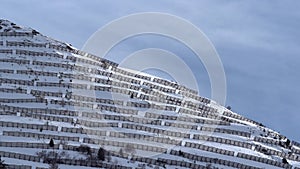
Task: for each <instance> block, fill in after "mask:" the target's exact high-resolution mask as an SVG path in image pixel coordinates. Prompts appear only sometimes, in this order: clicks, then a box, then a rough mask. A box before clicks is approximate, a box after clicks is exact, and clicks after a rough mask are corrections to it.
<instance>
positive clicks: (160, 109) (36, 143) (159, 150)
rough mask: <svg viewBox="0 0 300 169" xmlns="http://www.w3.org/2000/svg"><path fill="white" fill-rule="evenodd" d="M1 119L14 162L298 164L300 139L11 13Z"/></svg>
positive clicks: (1, 42)
mask: <svg viewBox="0 0 300 169" xmlns="http://www.w3.org/2000/svg"><path fill="white" fill-rule="evenodd" d="M0 126H1V128H0V155H1V157H2V158H1V159H2V160H5V163H6V164H8V165H9V166H10V167H11V168H18V167H19V168H33V169H35V168H48V167H49V164H48V163H49V160H50V161H51V160H52V161H55V162H56V163H57V164H58V165H59V168H62V169H65V168H66V169H69V168H74V169H76V168H78V169H79V168H80V169H81V168H82V169H84V168H86V169H90V168H99V167H100V168H209V167H210V168H272V169H273V168H297V167H300V157H299V156H300V144H299V143H296V142H293V141H290V140H289V139H287V138H286V137H284V136H282V135H280V134H279V133H277V132H276V131H273V130H271V129H269V128H267V127H265V126H263V125H262V124H260V123H257V122H255V121H253V120H250V119H247V118H245V117H242V116H240V115H238V114H236V113H234V112H232V111H230V110H228V109H226V108H224V107H222V106H220V105H219V104H217V103H216V102H214V101H212V100H209V99H207V98H203V97H201V96H198V94H197V92H196V91H193V90H191V89H188V88H186V87H184V86H181V85H180V84H177V83H175V82H169V81H167V80H164V79H160V78H158V77H154V76H151V75H148V74H145V73H142V74H141V73H139V72H135V71H133V70H127V69H124V68H121V67H118V64H116V63H113V62H111V61H109V60H105V59H102V58H100V57H97V56H93V55H91V54H88V53H85V52H82V51H80V50H77V49H75V48H73V47H72V46H70V45H69V44H66V43H63V42H59V41H56V40H54V39H51V38H49V37H46V36H44V35H42V34H40V33H39V32H37V31H35V30H33V29H31V28H22V27H19V26H17V25H15V24H13V23H11V22H9V21H7V20H0ZM50 139H53V140H54V147H50V146H49V142H50ZM83 145H85V146H86V147H89V148H87V149H90V153H87V152H80V150H82V149H80V148H79V146H81V147H83ZM100 147H101V148H104V149H105V150H106V152H105V157H106V158H105V160H104V161H101V160H97V152H98V150H99V148H100ZM78 148H79V149H78ZM85 150H86V149H85ZM83 151H84V150H83ZM43 153H44V154H45V153H46V154H47V155H46V156H43V155H42V154H43ZM54 154H59V156H57V158H55V156H54Z"/></svg>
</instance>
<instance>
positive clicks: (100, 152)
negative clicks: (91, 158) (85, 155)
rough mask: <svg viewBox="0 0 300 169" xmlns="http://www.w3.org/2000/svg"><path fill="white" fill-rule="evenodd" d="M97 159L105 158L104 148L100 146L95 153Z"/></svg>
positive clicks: (102, 159)
mask: <svg viewBox="0 0 300 169" xmlns="http://www.w3.org/2000/svg"><path fill="white" fill-rule="evenodd" d="M97 157H98V160H101V161H104V160H105V150H104V148H102V147H100V148H99V150H98V154H97Z"/></svg>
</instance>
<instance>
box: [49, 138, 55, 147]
mask: <svg viewBox="0 0 300 169" xmlns="http://www.w3.org/2000/svg"><path fill="white" fill-rule="evenodd" d="M49 146H50V147H52V148H54V141H53V139H50V142H49Z"/></svg>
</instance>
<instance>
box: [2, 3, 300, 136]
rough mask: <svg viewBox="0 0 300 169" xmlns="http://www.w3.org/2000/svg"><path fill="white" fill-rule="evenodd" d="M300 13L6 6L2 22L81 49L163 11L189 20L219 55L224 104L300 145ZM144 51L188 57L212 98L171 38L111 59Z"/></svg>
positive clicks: (210, 6) (216, 6)
mask: <svg viewBox="0 0 300 169" xmlns="http://www.w3.org/2000/svg"><path fill="white" fill-rule="evenodd" d="M299 7H300V1H297V0H294V1H288V0H287V1H279V0H263V1H262V0H257V1H255V0H245V1H239V0H232V1H228V0H226V1H225V0H224V1H222V0H218V1H212V0H207V1H202V0H201V1H199V0H194V1H192V0H188V1H187V0H181V1H179V0H164V1H146V0H139V1H137V0H136V1H133V0H132V1H129V0H119V1H116V0H99V1H98V0H95V1H92V0H81V1H79V0H77V1H76V0H65V1H61V0H52V1H45V0H44V1H43V0H24V1H19V0H1V6H0V17H1V18H4V19H8V20H10V21H12V22H15V23H16V24H18V25H22V26H29V27H32V28H34V29H36V30H38V31H39V32H41V33H43V34H45V35H47V36H50V37H53V38H55V39H58V40H61V41H65V42H68V43H70V44H72V45H73V46H75V47H77V48H79V49H81V48H82V47H83V45H84V44H85V42H86V41H87V39H88V38H89V37H90V36H91V35H92V34H93V33H94V32H95V31H96V30H98V29H99V28H101V27H103V26H104V25H105V24H108V23H109V22H110V21H113V20H115V19H117V18H120V17H122V16H126V15H129V14H134V13H137V12H163V13H169V14H172V15H176V16H179V17H181V18H184V19H186V20H188V21H190V22H191V23H193V24H194V25H196V26H197V27H198V28H199V29H201V30H202V31H203V32H204V33H205V34H206V36H207V37H208V38H209V39H210V40H211V42H212V43H213V45H214V46H215V48H216V50H217V52H218V53H219V56H220V58H221V60H222V63H223V65H224V69H225V73H226V78H227V101H226V105H230V106H231V107H232V109H233V110H234V111H235V112H237V113H239V114H241V115H244V116H245V117H248V118H250V119H253V120H256V121H258V122H261V123H263V124H264V125H266V126H267V127H270V128H272V129H274V130H276V131H279V132H280V133H281V134H283V135H286V136H288V137H289V138H291V139H293V140H296V141H298V142H299V141H300V134H299V129H300V114H299V113H300V110H299V96H300V79H299V75H300V67H299V65H300V40H299V38H300V33H299V30H300V10H299ZM146 48H160V49H164V50H167V51H170V52H172V53H174V54H176V55H178V56H180V57H181V58H183V60H185V61H186V62H187V64H188V65H189V66H190V68H191V69H192V70H193V71H194V72H197V73H196V74H197V77H196V78H197V80H198V81H199V82H200V83H201V86H200V89H199V90H200V93H201V94H202V95H204V96H206V97H210V84H209V79H208V75H207V72H206V71H205V69H204V67H203V65H201V63H197V64H196V63H194V62H193V59H194V58H195V56H194V54H193V52H191V51H190V50H189V49H188V48H187V47H186V46H184V45H183V44H180V42H176V41H174V40H172V39H170V38H166V37H158V36H154V35H145V36H138V37H133V38H130V39H128V40H126V41H124V42H122V43H120V44H118V45H117V46H116V47H115V48H114V49H113V50H112V51H111V52H110V53H109V54H108V56H107V57H108V58H110V59H112V60H114V61H116V62H119V61H120V58H122V57H125V56H127V55H130V54H131V53H133V52H135V51H138V50H141V49H146ZM115 56H118V57H115Z"/></svg>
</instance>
